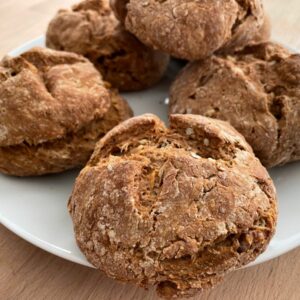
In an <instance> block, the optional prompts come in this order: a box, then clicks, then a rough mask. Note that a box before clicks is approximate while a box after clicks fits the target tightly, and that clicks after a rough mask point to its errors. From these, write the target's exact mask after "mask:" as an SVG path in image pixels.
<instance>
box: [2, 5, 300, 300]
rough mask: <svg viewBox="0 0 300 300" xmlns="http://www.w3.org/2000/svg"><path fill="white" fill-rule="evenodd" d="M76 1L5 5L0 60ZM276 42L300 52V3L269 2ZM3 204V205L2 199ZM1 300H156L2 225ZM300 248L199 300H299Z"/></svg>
mask: <svg viewBox="0 0 300 300" xmlns="http://www.w3.org/2000/svg"><path fill="white" fill-rule="evenodd" d="M71 3H74V0H64V1H61V0H26V1H24V0H9V1H4V0H2V1H0V56H3V55H4V54H6V53H7V52H8V51H9V50H12V49H13V48H14V47H16V46H18V45H20V44H22V43H24V42H26V41H28V40H30V39H33V38H35V37H37V36H38V35H41V34H43V33H44V31H45V29H46V25H47V23H48V21H49V20H50V19H51V17H52V16H53V14H54V13H55V11H56V10H57V9H58V8H61V7H68V6H69V5H70V4H71ZM265 4H266V8H267V11H268V13H269V15H270V16H271V20H272V23H273V36H274V38H276V40H278V41H280V42H283V43H285V44H288V45H290V46H291V47H292V48H294V49H299V50H300V1H299V0H288V1H282V0H265ZM0 201H1V199H0ZM0 237H1V238H0V299H18V300H19V299H32V300H35V299H64V300H65V299H99V300H100V299H101V300H107V299H137V300H138V299H156V297H155V293H154V291H153V290H150V291H148V292H146V291H144V290H142V289H140V288H137V287H134V286H131V285H123V284H120V283H116V282H114V281H113V280H111V279H109V278H107V277H105V276H104V275H103V274H101V273H100V272H99V271H96V270H92V269H89V268H86V267H82V266H79V265H76V264H73V263H70V262H67V261H64V260H63V259H61V258H58V257H55V256H53V255H51V254H49V253H46V252H44V251H42V250H40V249H38V248H36V247H34V246H32V245H30V244H29V243H27V242H25V241H23V240H22V239H20V238H19V237H17V236H16V235H14V234H13V233H11V232H9V231H8V230H7V229H5V228H4V227H3V226H2V225H0ZM299 280H300V248H298V249H296V250H294V251H292V252H290V253H288V254H286V255H284V256H282V257H280V258H277V259H274V260H273V261H270V262H267V263H265V264H262V265H259V266H256V267H252V268H249V269H244V270H240V271H236V272H234V273H233V274H230V275H229V276H228V277H227V278H226V280H225V282H224V283H223V284H221V285H220V286H218V287H217V288H216V289H214V290H213V291H210V292H206V293H204V294H202V295H201V296H198V298H197V299H201V300H206V299H223V300H227V299H228V300H229V299H230V300H232V299H234V300H239V299H241V300H248V299H249V300H252V299H255V300H268V299H270V300H286V299H288V300H298V299H300V284H299V283H300V282H299Z"/></svg>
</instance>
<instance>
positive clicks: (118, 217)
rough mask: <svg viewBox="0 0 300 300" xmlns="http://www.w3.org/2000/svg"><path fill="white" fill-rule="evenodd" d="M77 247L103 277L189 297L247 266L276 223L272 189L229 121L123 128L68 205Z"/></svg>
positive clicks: (152, 122)
mask: <svg viewBox="0 0 300 300" xmlns="http://www.w3.org/2000/svg"><path fill="white" fill-rule="evenodd" d="M68 207H69V211H70V214H71V216H72V219H73V222H74V230H75V235H76V240H77V243H78V245H79V247H80V248H81V250H82V252H83V253H84V254H85V255H86V257H87V259H88V260H89V261H90V262H91V263H92V264H94V265H95V266H96V267H97V268H99V269H101V270H102V271H104V272H105V273H106V274H107V275H108V276H110V277H112V278H115V279H118V280H121V281H129V282H133V283H136V284H139V285H141V286H144V287H147V286H149V285H157V292H158V294H159V295H160V296H162V297H164V298H175V297H180V296H192V295H193V294H195V293H196V292H197V291H202V290H203V289H206V288H210V287H212V286H214V285H215V284H216V283H217V282H219V281H220V280H222V278H223V276H224V275H225V274H226V273H228V272H229V271H232V270H234V269H236V268H239V267H241V266H242V265H244V264H247V263H249V262H250V261H252V260H254V259H255V258H256V257H257V256H258V255H259V254H260V253H261V252H262V251H264V249H265V248H266V246H267V244H268V243H269V241H270V239H271V237H272V235H273V233H274V230H275V224H276V219H277V209H276V196H275V188H274V186H273V183H272V180H271V179H270V177H269V175H268V173H267V171H266V170H265V169H264V167H262V165H261V164H260V162H259V160H258V159H257V158H255V156H254V155H253V152H252V150H251V148H250V146H249V145H248V144H247V143H246V141H245V139H244V138H243V137H242V136H241V135H240V134H239V133H237V131H236V130H234V129H233V128H232V127H231V126H230V125H229V124H228V123H225V122H222V121H218V120H213V119H209V118H205V117H201V116H194V115H173V116H171V117H170V128H169V129H168V128H166V127H165V125H164V124H163V123H162V122H161V121H160V120H159V119H158V118H157V117H155V116H153V115H150V114H148V115H143V116H140V117H135V118H132V119H130V120H128V121H125V122H123V123H121V124H120V125H118V126H117V127H115V128H114V129H112V130H111V131H110V132H109V133H108V134H107V135H106V136H105V137H104V138H103V139H102V140H101V141H100V142H99V143H98V144H97V147H96V150H95V152H94V154H93V156H92V159H91V160H90V162H89V163H88V165H87V166H86V167H85V168H84V169H83V170H82V171H81V173H80V175H79V177H78V178H77V180H76V183H75V187H74V190H73V193H72V196H71V198H70V201H69V205H68Z"/></svg>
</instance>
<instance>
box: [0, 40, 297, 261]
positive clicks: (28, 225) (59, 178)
mask: <svg viewBox="0 0 300 300" xmlns="http://www.w3.org/2000/svg"><path fill="white" fill-rule="evenodd" d="M43 45H44V38H43V37H40V38H37V39H35V40H33V41H31V42H28V43H27V44H25V45H23V46H21V47H20V48H18V49H16V50H14V51H12V52H11V53H10V55H18V54H20V53H22V52H24V51H26V50H28V49H30V48H31V47H33V46H43ZM178 69H179V66H178V65H176V63H173V64H172V65H171V66H170V68H169V70H168V72H167V75H166V76H165V78H164V79H163V80H162V82H161V83H160V84H159V85H157V86H155V87H154V88H152V89H149V90H147V91H143V92H139V93H127V94H124V96H125V98H126V99H128V100H129V103H130V105H131V107H132V108H133V110H134V112H135V115H139V114H142V113H146V112H152V113H154V114H156V115H158V116H159V117H161V118H162V119H163V120H165V121H166V118H167V106H166V105H165V104H164V99H165V98H166V97H167V94H168V87H169V84H170V82H171V81H172V78H173V77H174V75H175V74H176V72H177V71H178ZM78 172H79V171H78V170H77V171H71V172H67V173H63V174H59V175H51V176H43V177H36V178H14V177H8V176H3V175H0V192H1V194H0V222H1V223H2V224H3V225H4V226H6V227H7V228H9V229H10V230H11V231H13V232H14V233H16V234H17V235H19V236H20V237H22V238H24V239H25V240H27V241H29V242H30V243H32V244H34V245H36V246H38V247H40V248H42V249H44V250H46V251H48V252H50V253H53V254H55V255H58V256H60V257H63V258H65V259H67V260H70V261H73V262H76V263H79V264H82V265H86V266H91V265H90V264H89V263H88V262H87V261H86V259H85V257H84V256H83V255H82V254H81V253H80V251H79V249H78V248H77V246H76V243H75V239H74V237H73V229H72V223H71V219H70V217H69V215H68V212H67V208H66V206H67V201H68V198H69V195H70V193H71V190H72V185H73V183H74V179H75V177H76V175H77V174H78ZM271 176H272V178H273V179H274V181H275V185H276V187H277V191H278V196H279V212H280V214H279V222H278V227H277V233H276V235H275V237H274V238H273V240H272V241H271V244H270V245H269V247H268V249H267V251H266V252H265V253H264V254H262V255H261V256H260V257H259V258H258V259H257V260H256V261H255V262H254V263H252V265H253V264H259V263H262V262H265V261H267V260H270V259H272V258H274V257H277V256H279V255H281V254H283V253H285V252H288V251H290V250H291V249H293V248H296V247H297V246H300V216H299V212H300V162H299V163H294V164H290V165H287V166H285V167H281V168H276V169H273V170H271Z"/></svg>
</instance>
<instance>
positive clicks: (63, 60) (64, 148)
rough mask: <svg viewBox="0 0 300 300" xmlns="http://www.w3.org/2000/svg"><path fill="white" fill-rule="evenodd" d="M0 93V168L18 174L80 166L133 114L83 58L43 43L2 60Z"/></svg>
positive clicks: (25, 174) (2, 170)
mask: <svg viewBox="0 0 300 300" xmlns="http://www.w3.org/2000/svg"><path fill="white" fill-rule="evenodd" d="M0 95H1V96H0V102H1V111H0V171H1V172H3V173H6V174H11V175H17V176H28V175H41V174H47V173H55V172H61V171H64V170H67V169H70V168H73V167H76V166H81V165H83V164H84V163H85V162H86V161H87V160H88V159H89V156H90V154H91V153H92V151H93V148H94V145H95V143H96V141H97V140H98V138H99V137H102V136H103V135H104V134H105V133H106V132H107V131H108V130H110V129H111V128H112V127H114V126H115V125H117V124H118V123H119V122H121V121H123V120H125V119H127V118H129V117H130V116H132V113H131V111H130V108H129V107H128V106H127V104H126V103H124V100H122V99H121V98H120V96H118V95H117V94H116V93H115V92H110V91H109V90H107V88H106V87H105V85H104V83H103V81H102V79H101V76H100V75H99V73H98V72H97V71H96V69H95V68H94V67H93V65H92V64H91V63H90V62H88V61H87V60H86V59H85V58H83V57H81V56H79V55H76V54H72V53H66V52H58V51H54V50H48V49H42V48H34V49H32V50H30V51H28V52H26V53H24V54H22V55H21V56H19V57H15V58H6V59H4V60H3V61H2V62H1V64H0ZM112 95H113V96H112Z"/></svg>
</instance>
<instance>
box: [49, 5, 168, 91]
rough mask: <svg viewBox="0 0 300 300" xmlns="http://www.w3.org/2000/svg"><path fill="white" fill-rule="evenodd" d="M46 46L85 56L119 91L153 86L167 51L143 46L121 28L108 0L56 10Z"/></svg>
mask: <svg viewBox="0 0 300 300" xmlns="http://www.w3.org/2000/svg"><path fill="white" fill-rule="evenodd" d="M46 45H47V46H48V47H49V48H53V49H56V50H64V51H71V52H75V53H78V54H81V55H83V56H85V57H87V58H88V59H89V60H90V61H91V62H92V63H93V64H94V65H95V67H96V68H97V69H98V70H99V71H100V73H101V74H102V76H103V78H104V80H105V81H108V82H110V83H111V84H112V86H113V87H115V88H118V89H119V90H120V91H136V90H142V89H145V88H148V87H150V86H152V85H154V84H155V83H157V82H158V81H159V80H160V79H161V77H162V76H163V74H164V72H165V70H166V68H167V65H168V62H169V55H168V54H166V53H162V52H160V51H157V50H153V49H151V48H149V47H147V46H145V45H144V44H142V43H141V42H140V41H139V40H138V39H137V38H136V37H135V36H134V35H132V34H131V33H129V32H128V31H126V30H125V28H124V26H123V25H122V24H121V23H120V22H119V21H118V20H117V19H116V18H115V16H114V14H113V12H112V10H111V9H110V7H109V1H108V0H85V1H82V2H80V3H79V4H76V5H74V6H73V7H72V8H71V9H69V10H60V11H59V12H58V13H57V15H56V16H55V17H54V19H53V20H52V21H51V22H50V24H49V26H48V30H47V34H46Z"/></svg>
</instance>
